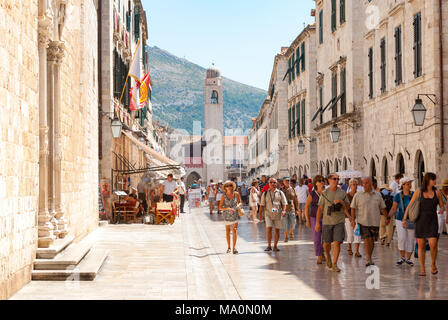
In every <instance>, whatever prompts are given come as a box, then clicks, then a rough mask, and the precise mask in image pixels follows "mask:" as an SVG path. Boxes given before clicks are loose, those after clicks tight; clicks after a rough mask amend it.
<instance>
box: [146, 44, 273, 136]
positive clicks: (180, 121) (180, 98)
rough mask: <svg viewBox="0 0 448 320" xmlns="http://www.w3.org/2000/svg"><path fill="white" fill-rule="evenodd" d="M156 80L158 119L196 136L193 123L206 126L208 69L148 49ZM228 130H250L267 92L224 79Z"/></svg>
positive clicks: (154, 109)
mask: <svg viewBox="0 0 448 320" xmlns="http://www.w3.org/2000/svg"><path fill="white" fill-rule="evenodd" d="M147 50H148V53H149V66H150V68H151V79H152V81H153V88H152V89H153V91H152V103H153V114H154V120H156V121H157V120H159V121H160V123H167V124H168V125H169V126H170V127H172V128H174V129H185V130H187V131H188V132H190V133H192V131H193V121H201V123H202V127H203V126H204V81H205V73H206V69H205V68H203V67H201V66H198V65H196V64H194V63H191V62H189V61H187V60H185V59H182V58H178V57H176V56H174V55H172V54H170V53H169V52H167V51H165V50H162V49H160V48H157V47H147ZM223 91H224V92H223V99H224V106H223V107H224V129H236V128H241V129H243V130H247V129H250V128H251V126H252V121H251V118H252V117H256V116H257V115H258V112H259V110H260V108H261V105H262V103H263V101H264V99H265V97H266V91H264V90H261V89H257V88H254V87H251V86H248V85H244V84H241V83H239V82H236V81H233V80H230V79H227V78H225V77H223Z"/></svg>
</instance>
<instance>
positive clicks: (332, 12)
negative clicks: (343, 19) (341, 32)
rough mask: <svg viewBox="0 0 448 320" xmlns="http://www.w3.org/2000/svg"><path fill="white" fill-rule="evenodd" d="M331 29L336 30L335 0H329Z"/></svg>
mask: <svg viewBox="0 0 448 320" xmlns="http://www.w3.org/2000/svg"><path fill="white" fill-rule="evenodd" d="M331 31H332V32H334V31H336V0H331Z"/></svg>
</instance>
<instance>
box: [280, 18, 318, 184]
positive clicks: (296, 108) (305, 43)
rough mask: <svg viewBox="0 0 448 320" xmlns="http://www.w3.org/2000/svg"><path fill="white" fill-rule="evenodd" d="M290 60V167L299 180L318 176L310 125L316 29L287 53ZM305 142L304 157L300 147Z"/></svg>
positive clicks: (309, 29)
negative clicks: (299, 150) (299, 149)
mask: <svg viewBox="0 0 448 320" xmlns="http://www.w3.org/2000/svg"><path fill="white" fill-rule="evenodd" d="M285 55H286V58H287V59H288V75H287V76H286V77H287V79H285V81H286V80H287V81H288V168H289V173H290V175H291V176H292V175H293V174H296V175H298V177H302V176H303V175H306V176H308V177H309V176H314V175H316V174H317V171H318V169H317V144H316V133H315V132H314V128H313V127H311V126H310V124H311V117H312V116H313V115H314V114H315V112H316V111H317V107H316V106H317V95H316V91H317V90H316V85H315V83H316V27H315V25H308V26H307V27H306V28H305V29H304V30H303V31H302V32H301V33H300V34H299V35H298V36H297V38H296V39H295V40H294V41H293V43H292V44H291V45H290V47H289V48H288V51H286V54H285ZM299 142H300V143H303V144H304V145H305V149H304V152H303V154H299V152H298V144H299Z"/></svg>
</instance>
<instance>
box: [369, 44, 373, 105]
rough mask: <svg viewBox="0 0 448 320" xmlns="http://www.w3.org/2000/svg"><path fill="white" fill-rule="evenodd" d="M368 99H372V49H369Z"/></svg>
mask: <svg viewBox="0 0 448 320" xmlns="http://www.w3.org/2000/svg"><path fill="white" fill-rule="evenodd" d="M369 98H370V99H372V98H373V48H370V49H369Z"/></svg>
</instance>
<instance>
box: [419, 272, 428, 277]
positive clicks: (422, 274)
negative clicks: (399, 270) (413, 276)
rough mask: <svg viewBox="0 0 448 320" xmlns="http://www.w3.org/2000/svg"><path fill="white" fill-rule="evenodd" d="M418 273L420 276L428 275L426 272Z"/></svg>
mask: <svg viewBox="0 0 448 320" xmlns="http://www.w3.org/2000/svg"><path fill="white" fill-rule="evenodd" d="M418 275H419V276H420V277H426V272H420V273H419V274H418Z"/></svg>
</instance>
